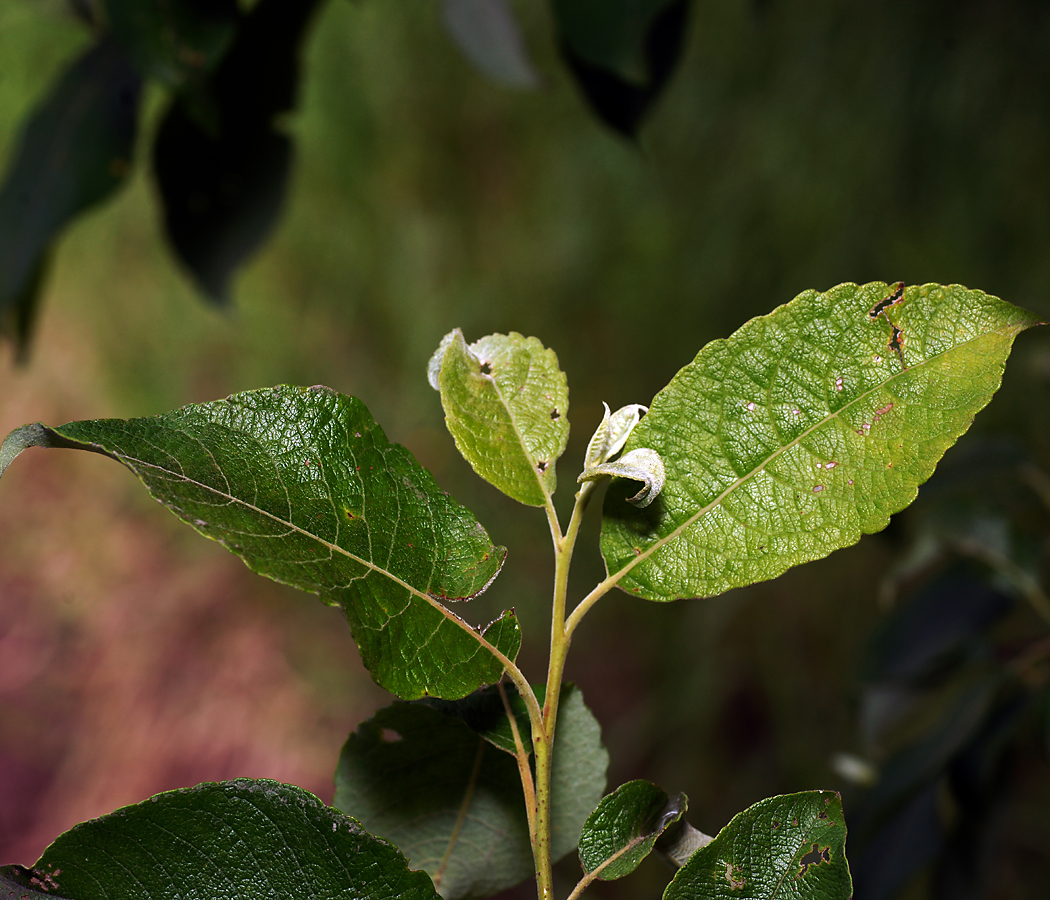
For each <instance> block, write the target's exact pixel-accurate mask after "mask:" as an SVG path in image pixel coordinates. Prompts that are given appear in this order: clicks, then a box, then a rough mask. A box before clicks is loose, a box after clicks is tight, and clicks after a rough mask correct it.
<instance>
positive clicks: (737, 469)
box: [601, 283, 1039, 600]
mask: <svg viewBox="0 0 1050 900" xmlns="http://www.w3.org/2000/svg"><path fill="white" fill-rule="evenodd" d="M888 294H890V295H892V292H891V291H890V290H889V288H888V287H887V285H885V284H882V283H873V284H868V285H864V286H857V285H853V284H844V285H840V286H839V287H836V288H833V289H832V290H830V291H827V292H826V293H823V294H818V293H816V292H815V291H807V292H805V293H803V294H800V295H799V296H798V297H796V298H795V299H794V300H792V301H791V302H790V303H788V304H785V305H784V306H782V307H780V308H779V309H777V310H774V311H773V312H772V313H770V314H769V315H766V316H761V317H759V318H757V319H752V320H751V321H750V322H748V323H747V324H746V325H744V326H743V327H742V328H741V329H739V330H738V331H737V332H736V333H735V334H733V335H732V336H731V337H729V338H728V339H727V340H719V341H713V342H712V343H710V344H708V345H707V346H706V347H705V348H704V349H703V350H701V351H700V353H699V355H698V356H697V357H696V359H695V360H693V362H692V363H690V364H689V365H688V366H686V367H685V368H684V369H682V370H681V371H680V372H679V373H678V374H677V375H676V376H675V377H674V379H673V380H672V381H671V383H670V384H669V385H668V386H667V387H666V388H664V390H662V391H661V392H660V393H659V394H658V395H657V396H656V398H655V399H654V400H653V403H652V406H651V408H650V410H649V414H648V415H647V416H645V418H643V419H642V421H641V422H640V423H639V424H638V426H637V427H636V428H635V430H634V432H633V433H632V435H631V437H630V439H629V441H628V443H627V447H626V450H627V451H630V450H632V449H634V448H638V447H648V448H652V449H654V450H656V451H657V452H658V453H659V454H660V457H661V458H662V460H663V463H664V467H665V470H666V476H667V482H666V486H665V487H664V490H663V492H662V493H661V494H660V496H659V497H658V498H657V499H656V501H655V502H653V504H652V505H651V506H649V507H646V508H645V509H642V510H639V509H636V508H635V507H633V506H631V505H629V504H628V503H627V502H626V498H627V496H628V494H630V493H633V492H634V490H635V489H636V485H634V483H633V482H627V483H624V482H614V483H613V485H612V486H611V487H610V490H609V492H608V494H607V496H606V502H605V511H604V520H603V526H602V539H601V545H602V554H603V555H604V557H605V562H606V566H607V569H608V571H609V573H610V574H615V573H619V572H622V573H623V574H622V577H621V578H620V580H619V586H620V587H622V588H623V589H624V590H627V591H629V592H631V593H635V594H638V595H640V596H642V597H646V598H648V599H650V600H674V599H676V598H679V597H694V596H713V595H715V594H719V593H721V592H722V591H725V590H728V589H729V588H732V587H738V586H740V585H746V584H752V583H754V582H756V581H762V580H765V579H768V578H774V577H776V576H777V575H779V574H780V573H782V572H783V571H784V570H785V569H788V568H790V567H791V566H794V565H798V564H799V563H803V562H808V561H809V560H813V559H819V558H820V557H823V556H826V555H827V554H828V553H830V552H832V551H833V550H836V549H838V548H839V547H845V546H847V545H849V544H853V543H856V541H857V540H859V539H860V536H861V535H862V534H870V533H872V532H876V531H879V530H880V529H882V528H885V527H886V524H887V523H888V522H889V518H890V516H891V515H892V514H893V513H895V512H898V511H899V510H901V509H903V508H904V507H905V506H907V505H908V504H909V503H910V502H911V501H912V500H914V499H915V495H916V493H917V492H918V487H919V485H920V484H922V483H923V482H924V481H925V480H926V479H927V478H929V477H930V475H931V474H932V473H933V469H934V466H935V465H936V464H937V461H938V460H939V459H940V458H941V456H942V455H943V454H944V452H945V451H946V450H947V449H948V448H949V447H950V446H951V445H952V444H954V443H955V441H956V440H957V439H958V438H959V436H960V435H961V434H963V433H964V432H965V431H966V429H967V428H969V426H970V423H971V422H972V421H973V417H974V415H975V414H976V413H977V412H978V411H979V410H981V409H982V408H983V407H984V406H985V405H986V404H987V403H988V401H989V400H990V399H991V397H992V395H993V394H994V393H995V391H996V390H997V389H998V387H999V384H1000V380H1001V378H1002V372H1003V367H1004V366H1005V364H1006V358H1007V356H1008V355H1009V353H1010V348H1011V345H1012V344H1013V340H1014V338H1015V337H1016V336H1017V334H1018V333H1019V332H1021V331H1023V330H1024V329H1026V328H1029V327H1031V326H1032V325H1035V324H1038V321H1039V320H1038V319H1037V318H1036V317H1035V316H1034V315H1032V314H1031V313H1029V312H1026V311H1025V310H1023V309H1019V308H1018V307H1016V306H1012V305H1010V304H1009V303H1005V302H1004V301H1002V300H999V299H998V298H996V297H990V296H988V295H987V294H984V293H982V292H980V291H971V290H967V289H966V288H963V287H959V286H957V285H953V286H950V287H941V286H939V285H924V286H921V287H911V288H908V289H906V290H905V291H904V293H903V297H902V298H901V299H900V301H899V302H896V303H894V304H893V305H891V306H887V307H885V309H884V310H883V311H881V312H879V313H878V314H877V315H875V316H872V315H870V313H871V312H872V311H873V310H875V309H877V308H878V307H879V306H880V302H881V301H883V300H884V299H885V298H886V297H887V295H888ZM902 362H903V365H902Z"/></svg>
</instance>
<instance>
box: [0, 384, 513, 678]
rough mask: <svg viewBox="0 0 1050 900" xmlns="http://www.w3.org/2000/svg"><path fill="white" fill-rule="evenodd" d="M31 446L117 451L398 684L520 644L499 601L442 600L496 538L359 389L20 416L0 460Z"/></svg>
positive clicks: (485, 567) (487, 573)
mask: <svg viewBox="0 0 1050 900" xmlns="http://www.w3.org/2000/svg"><path fill="white" fill-rule="evenodd" d="M29 446H44V447H49V446H50V447H72V448H78V449H86V450H92V451H95V452H99V453H103V454H104V455H107V456H110V457H112V458H114V459H116V460H118V461H119V462H121V463H123V464H124V465H125V466H127V467H128V468H129V469H131V471H132V472H134V473H135V474H136V475H137V476H138V477H139V478H140V479H141V480H142V481H143V483H144V484H145V485H146V487H147V488H148V489H149V491H150V493H151V494H152V495H153V496H154V497H155V498H156V499H157V500H159V501H160V502H161V503H163V504H164V505H165V506H167V507H168V508H169V509H171V511H172V512H174V513H175V514H176V515H177V516H178V517H179V518H180V519H182V520H183V521H184V522H187V523H188V524H190V525H191V526H192V527H193V528H194V529H196V530H197V531H199V532H200V533H201V534H204V535H205V536H206V537H210V538H212V539H214V540H217V541H219V542H220V543H222V544H223V545H224V546H225V547H227V549H229V550H231V551H232V552H234V553H236V554H237V555H238V556H240V557H241V558H242V559H243V560H244V562H245V563H246V564H247V565H248V566H249V568H251V569H252V570H253V571H255V572H258V573H259V574H262V575H266V576H268V577H270V578H273V579H275V580H277V581H281V582H284V583H286V584H290V585H292V586H293V587H297V588H299V589H300V590H305V591H310V592H312V593H317V594H319V595H321V597H322V599H324V600H325V601H326V602H329V603H332V604H338V605H340V606H341V607H342V608H343V611H344V613H345V615H346V617H347V620H348V621H349V623H350V627H351V630H352V631H353V634H354V639H355V640H356V641H357V643H358V646H359V647H360V649H361V655H362V659H363V660H364V661H365V665H366V666H368V668H369V670H370V671H371V673H372V677H373V678H374V679H375V680H376V681H377V682H378V683H379V684H380V685H382V686H383V687H385V688H386V689H387V690H390V691H391V692H393V693H395V694H397V695H398V696H400V697H403V698H405V699H414V698H416V697H420V696H424V695H426V694H431V695H433V696H443V697H448V698H455V697H461V696H464V695H466V694H469V693H470V692H471V691H473V690H475V689H476V688H477V687H479V686H480V685H481V684H487V683H492V682H495V681H498V680H499V678H500V677H501V675H502V673H503V670H504V666H505V663H504V662H503V660H513V657H514V656H515V655H516V654H517V650H518V646H519V644H520V640H521V638H520V631H519V628H518V624H517V620H516V618H515V617H514V616H513V614H512V613H509V612H508V613H504V615H503V616H501V617H500V618H499V619H497V620H496V621H495V622H494V623H492V625H490V626H489V628H488V629H487V630H485V631H484V632H478V631H476V630H474V629H473V628H471V627H470V626H469V625H468V624H467V623H465V622H464V621H463V620H462V619H460V618H459V617H458V616H456V615H454V614H453V613H452V612H451V611H449V610H448V608H447V607H446V606H445V605H444V603H445V602H448V601H454V600H466V599H470V598H471V597H473V596H475V595H476V594H478V593H480V592H481V591H483V590H484V589H485V588H486V587H487V586H488V584H489V583H490V582H491V580H492V579H493V578H494V577H495V576H496V574H497V573H498V572H499V569H500V567H501V566H502V563H503V558H504V555H505V551H504V549H503V548H502V547H495V546H493V544H492V542H491V541H490V540H489V537H488V535H487V534H486V533H485V530H484V529H483V528H482V527H481V525H480V524H479V523H478V522H477V520H476V519H474V517H473V516H472V515H471V514H470V513H469V512H467V510H465V509H464V508H463V507H461V506H459V504H457V503H456V502H455V501H454V500H452V499H451V498H450V497H448V496H447V495H446V494H445V493H444V492H443V491H441V490H440V489H439V488H438V487H437V485H436V484H435V483H434V480H433V477H432V476H431V475H430V473H429V472H427V471H426V469H424V468H423V467H422V466H420V465H419V463H418V462H416V460H415V459H414V458H413V457H412V455H411V454H410V453H409V452H408V451H407V450H406V449H405V448H404V447H401V446H399V445H397V444H391V443H390V441H388V440H387V438H386V435H385V434H383V431H382V429H381V428H380V427H379V426H378V425H377V424H376V423H375V421H374V420H373V419H372V417H371V415H370V414H369V413H368V410H367V409H365V407H364V404H362V403H361V402H360V401H359V400H357V399H356V398H353V397H348V396H345V395H342V394H338V393H336V392H335V391H332V390H330V389H328V388H296V387H289V386H282V387H277V388H270V389H264V390H258V391H248V392H245V393H243V394H237V395H234V396H233V397H229V398H227V399H226V400H221V401H216V402H213V403H205V404H199V405H193V406H187V407H184V408H182V409H179V410H175V411H174V412H171V413H167V414H165V415H162V416H155V417H152V418H146V419H129V420H122V419H108V420H96V421H85V422H72V423H69V424H68V425H64V426H62V427H61V428H57V429H50V428H46V427H44V426H41V425H30V426H25V427H23V428H21V429H18V430H17V431H15V432H12V434H11V435H9V436H8V438H7V439H6V440H5V441H4V445H3V448H2V449H0V472H2V471H3V468H6V466H7V465H8V464H9V463H10V462H11V460H12V459H13V458H14V457H15V456H17V454H18V453H20V452H21V451H22V450H23V449H25V448H26V447H29ZM501 657H502V659H501Z"/></svg>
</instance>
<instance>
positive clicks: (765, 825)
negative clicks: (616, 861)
mask: <svg viewBox="0 0 1050 900" xmlns="http://www.w3.org/2000/svg"><path fill="white" fill-rule="evenodd" d="M852 895H853V882H852V880H851V879H850V874H849V866H848V864H847V863H846V823H845V819H844V818H843V815H842V801H841V800H840V799H839V795H838V794H836V793H834V792H832V791H807V792H805V793H801V794H786V795H784V796H781V797H770V798H769V799H767V800H761V801H759V802H758V803H756V804H755V805H754V806H752V807H750V808H748V809H746V810H744V812H742V813H739V814H738V815H736V816H734V817H733V819H732V821H731V822H730V823H729V824H728V825H726V827H725V828H723V829H722V830H721V831H720V832H719V833H718V835H717V836H716V837H715V839H714V840H713V841H711V843H710V844H708V845H707V846H705V847H702V848H701V849H699V850H697V851H696V853H694V854H693V855H692V856H691V857H690V859H689V861H688V862H687V863H686V864H685V865H684V866H682V868H681V869H679V870H678V872H677V873H676V874H675V877H674V880H673V881H672V882H671V883H670V884H669V885H668V886H667V890H666V891H664V900H782V898H788V897H796V898H802V900H848V898H850V897H851V896H852Z"/></svg>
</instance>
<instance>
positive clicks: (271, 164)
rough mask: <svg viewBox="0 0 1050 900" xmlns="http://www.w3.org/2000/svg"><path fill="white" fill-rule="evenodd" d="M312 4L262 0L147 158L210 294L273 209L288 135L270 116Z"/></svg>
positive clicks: (217, 293) (215, 295) (178, 245)
mask: <svg viewBox="0 0 1050 900" xmlns="http://www.w3.org/2000/svg"><path fill="white" fill-rule="evenodd" d="M316 6H317V0H302V2H298V3H289V2H287V0H259V2H258V3H257V4H256V5H255V6H254V7H253V8H252V11H251V13H250V14H249V15H247V16H246V17H245V18H244V20H243V24H242V25H241V28H240V31H239V32H238V34H237V37H236V39H235V41H234V43H233V45H232V46H231V48H230V50H229V51H228V52H227V54H226V56H225V57H224V58H223V60H222V62H221V63H220V64H219V66H218V68H217V69H216V70H215V72H214V74H213V75H212V77H211V78H210V79H207V80H206V81H205V82H204V83H203V85H202V86H201V88H200V90H199V91H196V92H190V93H187V94H185V95H182V96H180V97H179V98H178V99H177V100H176V101H175V103H173V104H172V107H171V109H169V111H168V114H167V115H166V116H165V118H164V121H163V122H162V123H161V127H160V131H159V133H158V135H157V140H156V144H155V145H154V149H153V161H154V167H155V169H156V173H157V185H158V188H159V190H160V195H161V200H162V201H163V204H164V225H165V228H166V230H167V234H168V238H169V239H170V241H171V243H172V246H173V247H174V248H175V251H176V253H177V254H178V256H179V258H180V259H181V260H182V262H183V263H184V264H185V265H186V266H187V268H188V269H189V270H190V272H191V273H192V275H193V277H194V278H195V280H196V281H197V283H198V284H199V285H200V287H201V288H202V289H203V290H204V292H205V293H206V294H207V295H208V296H209V297H210V298H211V299H212V300H215V301H217V302H225V301H226V300H227V299H228V297H229V291H230V280H231V279H232V277H233V275H234V273H235V271H236V269H237V268H238V267H239V266H240V265H241V264H242V263H243V262H244V261H245V260H246V259H247V258H248V257H249V256H251V255H252V254H253V253H254V252H255V251H256V250H257V249H258V248H259V247H260V246H261V245H262V243H263V242H264V241H265V239H266V237H267V236H268V235H269V233H270V231H271V230H272V228H273V226H274V224H275V222H276V221H277V217H278V214H279V213H280V209H281V205H282V203H283V200H284V194H285V189H286V187H287V183H288V177H289V173H290V171H291V162H292V143H291V141H290V139H289V138H288V137H286V136H285V135H284V134H282V133H281V132H280V131H279V130H278V126H277V123H276V121H275V117H277V116H279V115H280V114H281V113H284V112H288V111H289V110H291V109H292V108H293V106H294V105H295V100H296V94H297V90H298V81H299V63H298V55H299V46H300V43H301V41H302V39H303V35H304V33H305V31H306V27H307V25H308V23H309V20H310V17H311V14H312V12H313V10H314V8H315V7H316Z"/></svg>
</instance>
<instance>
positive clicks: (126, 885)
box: [33, 779, 437, 900]
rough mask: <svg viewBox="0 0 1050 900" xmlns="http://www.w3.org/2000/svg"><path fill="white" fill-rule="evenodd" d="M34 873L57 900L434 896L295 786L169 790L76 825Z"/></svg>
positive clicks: (397, 856) (389, 853)
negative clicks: (56, 893)
mask: <svg viewBox="0 0 1050 900" xmlns="http://www.w3.org/2000/svg"><path fill="white" fill-rule="evenodd" d="M33 872H34V874H36V875H37V876H38V877H39V878H40V880H41V881H42V882H44V883H46V884H48V885H49V886H53V887H54V889H55V890H57V891H58V892H59V893H60V894H61V896H63V897H66V898H68V900H124V898H126V900H161V898H166V897H184V898H186V900H198V898H199V900H205V898H207V900H226V898H229V900H235V898H236V900H243V898H245V897H250V898H253V900H254V898H259V900H261V898H273V900H278V898H282V900H284V898H287V900H292V898H296V897H303V896H312V897H317V896H323V897H336V896H350V897H360V898H363V900H395V898H404V900H436V897H437V894H436V893H435V892H434V887H433V884H432V883H431V882H430V879H429V878H428V877H427V876H426V874H425V873H423V872H412V871H409V869H408V866H407V865H406V863H405V858H404V856H403V855H402V854H401V853H400V852H399V851H398V849H397V848H396V847H394V846H392V845H391V844H389V843H387V842H386V841H384V840H382V839H381V838H377V837H375V836H374V835H371V834H369V833H368V832H367V831H365V830H364V829H363V828H361V826H360V825H359V824H358V823H357V822H355V821H354V820H353V819H351V818H349V817H347V816H344V815H343V814H342V813H340V812H339V811H338V810H335V809H331V808H329V807H326V806H325V805H324V804H323V803H321V801H320V800H318V799H317V798H316V797H314V796H313V795H312V794H308V793H307V792H306V791H304V790H302V789H301V788H297V787H295V786H293V785H288V784H280V783H279V782H276V781H253V780H250V779H241V780H238V781H228V782H222V783H220V784H201V785H198V786H197V787H194V788H188V789H184V790H177V791H169V792H168V793H164V794H158V795H156V796H155V797H151V798H150V799H149V800H146V801H145V802H143V803H139V804H137V805H136V806H129V807H125V808H124V809H120V810H117V811H116V812H114V813H111V814H109V815H107V816H103V817H102V818H99V819H94V820H92V821H90V822H84V823H81V824H80V825H77V826H75V827H74V828H72V829H71V830H70V831H67V832H66V833H65V834H63V835H60V836H59V837H58V839H57V840H55V842H54V843H53V844H51V846H50V847H48V848H47V850H45V851H44V855H43V856H42V857H41V858H40V860H38V861H37V863H36V865H35V866H34V867H33Z"/></svg>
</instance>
